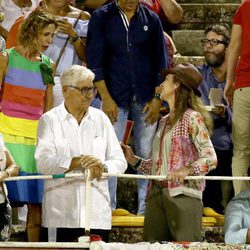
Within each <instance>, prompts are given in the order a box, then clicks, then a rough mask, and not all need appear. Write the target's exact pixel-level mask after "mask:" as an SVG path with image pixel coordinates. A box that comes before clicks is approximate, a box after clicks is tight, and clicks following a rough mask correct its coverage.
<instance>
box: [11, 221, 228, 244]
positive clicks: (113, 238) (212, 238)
mask: <svg viewBox="0 0 250 250" xmlns="http://www.w3.org/2000/svg"><path fill="white" fill-rule="evenodd" d="M11 230H12V234H11V239H10V241H18V242H25V241H26V240H25V226H21V225H12V229H11ZM142 233H143V227H113V228H112V230H111V234H110V242H122V243H137V242H141V241H143V239H142ZM202 238H203V241H206V242H210V243H215V242H217V243H220V242H221V243H222V242H224V235H223V227H218V226H216V227H203V228H202Z"/></svg>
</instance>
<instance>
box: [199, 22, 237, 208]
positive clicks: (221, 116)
mask: <svg viewBox="0 0 250 250" xmlns="http://www.w3.org/2000/svg"><path fill="white" fill-rule="evenodd" d="M229 37H230V31H229V28H228V27H227V26H225V25H214V26H210V27H208V28H207V29H206V30H205V38H204V39H202V40H201V44H202V46H203V49H204V56H205V60H206V64H204V65H202V66H199V67H198V69H199V71H200V72H201V74H202V76H203V81H202V83H201V84H200V87H199V90H200V92H201V94H202V96H201V99H202V101H203V102H204V104H205V105H207V106H209V105H211V104H212V105H213V107H212V110H211V116H212V119H213V123H214V130H213V134H212V137H211V140H212V143H213V146H214V148H215V151H216V154H217V158H218V166H217V168H216V169H215V170H213V171H211V172H210V173H209V175H215V176H232V170H231V162H232V141H231V137H230V133H231V125H232V124H231V123H232V121H231V115H232V110H231V108H230V107H229V106H228V105H227V103H226V101H225V100H224V99H223V98H222V93H223V90H224V88H225V84H226V55H227V47H228V44H229ZM214 89H215V91H216V90H217V89H220V90H219V92H218V93H219V95H220V96H221V97H220V96H219V100H218V103H213V101H212V99H213V98H212V96H211V95H212V94H213V93H212V92H213V90H214ZM210 98H211V100H210ZM232 190H233V187H232V182H229V181H207V182H206V188H205V191H204V192H203V203H204V207H211V208H213V209H214V210H216V211H217V212H219V213H223V211H224V209H225V207H226V205H227V203H228V202H229V201H230V199H231V197H232ZM214 194H216V195H214Z"/></svg>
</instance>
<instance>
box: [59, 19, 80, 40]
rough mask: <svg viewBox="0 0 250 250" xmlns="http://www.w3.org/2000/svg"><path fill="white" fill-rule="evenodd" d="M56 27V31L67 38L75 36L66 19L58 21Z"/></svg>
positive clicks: (71, 26)
mask: <svg viewBox="0 0 250 250" xmlns="http://www.w3.org/2000/svg"><path fill="white" fill-rule="evenodd" d="M57 25H58V26H57V31H58V32H60V33H64V34H66V35H68V36H69V37H73V36H74V35H75V34H76V31H75V30H74V28H73V25H72V24H71V23H70V22H69V21H68V20H67V18H63V19H60V20H58V21H57Z"/></svg>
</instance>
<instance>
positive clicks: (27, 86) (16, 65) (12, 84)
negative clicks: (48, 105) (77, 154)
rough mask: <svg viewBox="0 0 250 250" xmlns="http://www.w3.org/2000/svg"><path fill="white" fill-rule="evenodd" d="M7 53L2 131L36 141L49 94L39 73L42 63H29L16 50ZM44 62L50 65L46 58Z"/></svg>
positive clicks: (0, 121) (0, 128)
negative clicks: (46, 97)
mask: <svg viewBox="0 0 250 250" xmlns="http://www.w3.org/2000/svg"><path fill="white" fill-rule="evenodd" d="M6 51H7V53H8V71H7V74H6V76H5V79H4V83H3V95H2V100H1V108H2V113H1V114H0V131H1V132H4V133H9V134H13V135H18V136H26V137H31V138H36V128H37V125H38V120H39V118H40V117H41V115H42V113H43V109H44V97H45V91H46V86H45V85H44V84H43V80H42V75H41V72H40V65H41V62H31V61H29V60H28V59H26V58H25V57H23V56H21V55H20V54H18V53H17V52H16V50H15V49H14V48H12V49H8V50H6ZM42 62H43V63H46V64H48V65H50V61H49V59H48V58H47V57H46V56H44V55H42Z"/></svg>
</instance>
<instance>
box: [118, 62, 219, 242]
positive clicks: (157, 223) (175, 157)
mask: <svg viewBox="0 0 250 250" xmlns="http://www.w3.org/2000/svg"><path fill="white" fill-rule="evenodd" d="M164 75H165V76H166V78H165V80H164V82H163V83H162V84H161V94H160V98H161V99H162V100H164V101H167V102H168V104H169V108H170V112H169V114H168V115H166V116H165V117H163V118H162V119H161V121H160V123H159V128H158V131H157V133H156V136H155V138H154V141H153V150H152V158H151V159H150V160H143V159H140V158H139V157H137V156H135V155H134V154H133V152H132V150H131V148H130V147H129V146H127V145H124V144H122V148H123V151H124V154H125V157H126V159H127V161H128V163H129V164H131V165H132V166H133V167H134V168H139V169H140V170H141V171H142V172H144V173H147V174H152V175H165V176H167V179H166V180H164V181H156V180H154V181H152V182H151V183H150V185H149V191H148V195H147V202H146V212H145V221H144V234H143V237H144V240H145V241H201V227H202V201H201V199H202V191H203V190H204V187H205V183H204V181H202V180H184V178H185V177H186V176H188V175H205V174H206V173H208V172H209V171H210V170H211V169H213V168H215V167H216V161H217V160H216V154H215V151H214V148H213V145H212V143H211V141H210V138H209V132H211V129H212V127H211V126H212V125H211V124H212V123H211V119H210V117H209V115H208V113H207V112H206V110H205V107H204V105H203V104H202V102H201V101H200V99H199V96H200V92H199V90H198V86H199V84H200V82H201V80H202V76H201V74H200V73H199V71H198V70H197V69H196V68H195V67H194V66H193V65H192V64H179V65H177V66H176V67H175V68H174V69H173V70H165V72H164Z"/></svg>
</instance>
